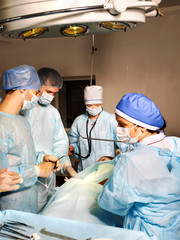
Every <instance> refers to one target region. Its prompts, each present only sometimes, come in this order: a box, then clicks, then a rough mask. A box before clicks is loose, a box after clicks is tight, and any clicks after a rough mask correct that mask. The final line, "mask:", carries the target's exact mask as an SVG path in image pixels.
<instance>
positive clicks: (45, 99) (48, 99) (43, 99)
mask: <svg viewBox="0 0 180 240" xmlns="http://www.w3.org/2000/svg"><path fill="white" fill-rule="evenodd" d="M53 99H54V96H52V95H50V94H48V93H45V92H43V93H42V95H41V96H40V97H39V102H40V103H41V104H43V105H48V104H50V103H51V102H52V100H53Z"/></svg>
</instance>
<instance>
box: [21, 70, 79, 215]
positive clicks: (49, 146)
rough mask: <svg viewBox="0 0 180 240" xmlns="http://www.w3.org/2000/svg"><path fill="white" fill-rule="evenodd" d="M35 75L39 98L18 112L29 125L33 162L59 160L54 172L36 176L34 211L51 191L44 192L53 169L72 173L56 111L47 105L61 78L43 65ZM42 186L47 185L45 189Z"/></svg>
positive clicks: (51, 182)
mask: <svg viewBox="0 0 180 240" xmlns="http://www.w3.org/2000/svg"><path fill="white" fill-rule="evenodd" d="M38 76H39V79H40V82H41V96H39V101H38V103H37V104H36V106H35V107H34V108H33V109H31V110H30V111H21V114H22V115H23V116H24V117H25V118H26V119H27V120H28V122H29V124H30V126H31V133H32V137H33V141H34V145H35V150H36V154H37V156H38V158H37V162H38V163H39V162H41V161H42V160H43V161H46V159H47V157H48V158H49V157H50V155H51V160H53V159H52V158H55V159H57V157H58V158H61V160H60V161H57V164H56V165H57V168H56V169H55V170H53V171H54V172H52V173H51V175H50V177H49V178H48V179H45V178H44V179H42V178H40V179H39V181H40V182H41V183H40V182H38V212H40V211H41V210H42V209H43V208H44V206H45V205H46V204H47V202H48V199H49V198H50V197H51V196H52V191H47V189H48V188H50V189H52V188H54V187H55V186H56V173H55V172H57V171H59V170H60V169H61V173H63V174H64V173H66V174H67V175H68V176H69V177H72V176H75V175H76V172H75V170H74V169H73V168H72V167H71V162H70V159H69V157H68V146H69V143H68V137H67V134H66V131H65V129H64V126H63V123H62V120H61V116H60V114H59V112H58V110H57V109H56V108H55V107H53V106H52V105H51V102H52V100H53V99H54V97H55V95H56V94H57V93H58V92H59V90H60V89H61V88H62V85H63V80H62V77H61V76H60V74H59V73H58V72H57V71H56V70H55V69H53V68H47V67H44V68H40V69H39V70H38ZM45 154H46V155H45ZM39 156H40V157H39ZM42 156H43V159H42ZM60 163H61V164H60ZM45 186H47V189H46V188H45Z"/></svg>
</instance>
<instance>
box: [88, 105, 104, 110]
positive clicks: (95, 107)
mask: <svg viewBox="0 0 180 240" xmlns="http://www.w3.org/2000/svg"><path fill="white" fill-rule="evenodd" d="M86 106H87V107H88V108H91V109H97V108H99V107H101V106H102V104H88V105H86Z"/></svg>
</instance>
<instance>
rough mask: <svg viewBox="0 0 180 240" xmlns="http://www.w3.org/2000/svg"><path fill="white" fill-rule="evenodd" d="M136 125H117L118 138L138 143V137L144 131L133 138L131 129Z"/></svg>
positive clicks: (125, 141)
mask: <svg viewBox="0 0 180 240" xmlns="http://www.w3.org/2000/svg"><path fill="white" fill-rule="evenodd" d="M135 126H136V125H135ZM135 126H133V127H132V128H123V127H117V128H116V135H117V137H118V139H119V140H120V141H121V142H124V143H137V142H138V137H139V136H140V135H141V134H142V132H140V133H139V134H138V136H137V137H135V138H131V137H130V130H131V129H133V128H134V127H135Z"/></svg>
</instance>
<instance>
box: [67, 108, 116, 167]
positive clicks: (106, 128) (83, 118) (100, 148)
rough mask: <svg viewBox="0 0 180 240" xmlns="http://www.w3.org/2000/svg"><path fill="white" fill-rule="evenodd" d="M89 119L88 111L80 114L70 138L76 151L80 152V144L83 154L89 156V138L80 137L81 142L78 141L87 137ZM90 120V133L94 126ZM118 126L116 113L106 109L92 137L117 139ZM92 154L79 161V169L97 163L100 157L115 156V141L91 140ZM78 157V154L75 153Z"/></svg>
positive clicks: (99, 118)
mask: <svg viewBox="0 0 180 240" xmlns="http://www.w3.org/2000/svg"><path fill="white" fill-rule="evenodd" d="M87 120H88V114H87V112H86V113H84V114H82V115H80V116H78V117H77V118H76V119H75V120H74V122H73V124H72V126H71V129H70V132H69V140H70V145H71V146H73V147H74V149H75V153H78V154H79V145H80V150H81V156H83V157H85V156H87V154H88V152H89V147H88V141H87V139H82V138H80V144H79V143H78V137H79V136H80V135H81V136H82V137H87V133H86V122H87ZM90 122H91V121H89V123H88V134H89V131H90V129H91V128H92V124H91V123H90ZM116 127H117V122H116V120H115V116H114V114H110V113H108V112H106V111H104V110H103V111H102V112H101V113H100V115H99V117H98V119H97V122H96V124H95V126H94V128H93V129H92V132H91V138H101V139H113V140H117V136H116ZM91 144H92V145H91V154H90V156H89V157H88V158H85V159H83V158H82V162H79V165H78V171H82V170H84V169H86V168H87V167H89V166H90V165H91V164H94V163H96V162H97V161H98V160H99V158H101V157H103V156H110V157H114V156H115V149H116V147H115V143H114V142H111V141H100V140H91ZM74 157H76V155H74Z"/></svg>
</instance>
